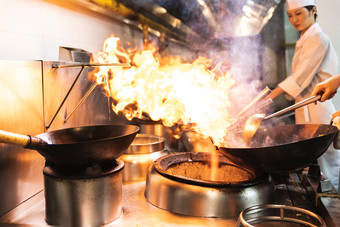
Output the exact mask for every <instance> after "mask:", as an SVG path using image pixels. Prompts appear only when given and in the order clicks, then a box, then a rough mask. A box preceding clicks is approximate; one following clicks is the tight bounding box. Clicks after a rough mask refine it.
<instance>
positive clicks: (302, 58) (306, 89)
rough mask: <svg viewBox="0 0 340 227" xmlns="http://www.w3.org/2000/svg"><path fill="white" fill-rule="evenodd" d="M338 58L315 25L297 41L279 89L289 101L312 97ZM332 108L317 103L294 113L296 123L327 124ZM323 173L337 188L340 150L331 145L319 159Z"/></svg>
mask: <svg viewBox="0 0 340 227" xmlns="http://www.w3.org/2000/svg"><path fill="white" fill-rule="evenodd" d="M337 70H338V57H337V54H336V52H335V49H334V47H333V45H332V43H331V41H330V40H329V38H328V36H327V35H326V34H325V33H323V32H322V30H321V28H320V26H319V24H318V23H314V24H313V25H312V26H311V27H310V28H309V29H308V30H307V31H306V32H305V33H304V34H303V35H302V36H301V37H300V38H299V40H298V41H297V42H296V46H295V52H294V57H293V61H292V70H291V71H292V72H291V75H289V76H288V77H287V78H286V79H285V80H284V81H282V82H281V83H280V84H279V85H278V86H279V87H280V88H282V89H283V90H284V91H285V92H286V93H287V94H288V95H287V98H288V99H295V102H296V103H297V102H300V101H302V100H304V99H306V98H309V97H310V96H311V93H312V92H313V90H314V88H315V86H316V84H318V83H320V82H321V81H324V80H326V79H328V78H330V77H331V76H332V75H335V74H336V73H337ZM335 111H336V110H335V107H334V105H333V103H332V101H331V100H328V101H325V102H323V103H321V102H318V103H317V104H316V105H315V104H309V105H308V106H305V107H302V108H299V109H297V110H296V111H295V121H296V124H313V123H315V124H329V123H330V120H331V119H332V114H333V113H334V112H335ZM319 164H320V167H321V170H322V172H323V173H324V174H325V175H326V176H327V177H328V178H329V179H330V180H331V182H332V183H333V185H334V186H335V187H336V189H337V188H338V184H339V172H340V151H338V150H335V149H334V147H333V145H331V146H330V147H329V148H328V150H327V151H326V152H325V153H324V154H323V155H322V156H321V157H320V158H319Z"/></svg>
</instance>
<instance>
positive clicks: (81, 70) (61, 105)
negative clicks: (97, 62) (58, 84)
mask: <svg viewBox="0 0 340 227" xmlns="http://www.w3.org/2000/svg"><path fill="white" fill-rule="evenodd" d="M52 68H58V67H53V66H52ZM84 68H85V66H81V69H80V71H79V73H78V75H77V77H76V79H75V80H74V81H73V83H72V85H71V87H70V89H69V90H68V92H67V94H66V95H65V97H64V99H63V101H62V102H61V104H60V106H59V108H58V110H57V112H56V113H55V114H54V116H53V118H52V120H51V121H50V123H49V124H48V125H47V126H46V129H48V128H49V127H51V124H52V123H53V121H54V119H55V118H56V116H57V115H58V113H59V111H60V109H61V107H63V105H64V103H65V101H66V99H67V98H68V96H69V95H70V93H71V91H72V89H73V87H74V85H75V84H76V82H77V80H78V79H79V77H80V75H81V74H82V72H83V71H84Z"/></svg>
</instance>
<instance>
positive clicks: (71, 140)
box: [0, 125, 139, 166]
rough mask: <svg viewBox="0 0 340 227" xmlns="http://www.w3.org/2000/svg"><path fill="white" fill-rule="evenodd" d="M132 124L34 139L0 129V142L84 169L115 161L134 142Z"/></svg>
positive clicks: (79, 129) (66, 131)
mask: <svg viewBox="0 0 340 227" xmlns="http://www.w3.org/2000/svg"><path fill="white" fill-rule="evenodd" d="M138 130H139V128H138V127H137V126H133V125H96V126H84V127H76V128H67V129H61V130H56V131H51V132H47V133H43V134H39V135H37V136H30V135H21V134H16V133H11V132H6V131H2V130H0V142H1V143H8V144H16V145H20V146H23V147H25V148H27V149H33V150H37V151H38V152H39V153H40V154H41V155H42V156H44V157H45V159H46V160H47V161H50V162H51V163H54V164H56V165H60V166H86V165H88V164H91V163H101V162H105V161H108V160H112V159H116V158H118V157H119V156H120V155H121V154H122V153H123V152H124V150H126V149H127V148H128V147H129V146H130V144H131V143H132V141H133V140H134V138H135V136H136V134H137V132H138Z"/></svg>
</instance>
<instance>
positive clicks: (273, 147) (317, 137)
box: [219, 124, 338, 172]
mask: <svg viewBox="0 0 340 227" xmlns="http://www.w3.org/2000/svg"><path fill="white" fill-rule="evenodd" d="M337 132H338V129H337V128H336V127H335V126H332V125H322V124H304V125H284V126H276V127H271V128H267V127H263V128H259V130H258V131H257V132H256V134H255V135H254V138H253V140H252V144H250V147H244V148H243V147H242V148H234V147H219V151H220V152H221V153H222V154H223V155H225V156H226V157H228V158H229V159H230V160H231V161H233V162H234V163H237V164H239V165H243V166H250V167H252V168H259V169H261V170H264V171H266V172H289V171H294V170H297V169H301V168H303V167H306V166H308V165H309V164H310V163H311V162H313V161H315V160H316V159H317V158H318V157H320V156H321V155H322V154H323V153H324V152H325V151H326V150H327V148H328V147H329V146H330V144H331V143H332V141H333V139H334V137H335V135H336V133H337ZM266 141H269V142H268V143H267V145H265V142H266Z"/></svg>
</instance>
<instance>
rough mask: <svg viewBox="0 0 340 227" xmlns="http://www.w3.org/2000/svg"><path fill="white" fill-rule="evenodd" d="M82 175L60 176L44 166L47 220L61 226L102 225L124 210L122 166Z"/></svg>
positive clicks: (121, 164) (120, 163) (120, 162)
mask: <svg viewBox="0 0 340 227" xmlns="http://www.w3.org/2000/svg"><path fill="white" fill-rule="evenodd" d="M123 167H124V162H122V161H118V166H116V167H115V168H114V169H113V170H111V171H110V172H109V173H105V174H99V175H95V176H93V177H90V176H89V177H86V176H85V177H80V178H79V179H76V178H72V177H71V178H70V179H68V177H59V176H56V175H55V174H53V173H52V174H50V173H49V171H50V170H51V169H48V168H49V167H45V168H44V182H45V204H46V213H45V214H46V221H47V223H49V224H50V225H58V226H65V227H66V226H69V227H77V226H102V225H103V224H107V223H110V222H112V221H114V220H116V219H117V218H119V217H120V215H121V212H122V184H123V183H122V170H123Z"/></svg>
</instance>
